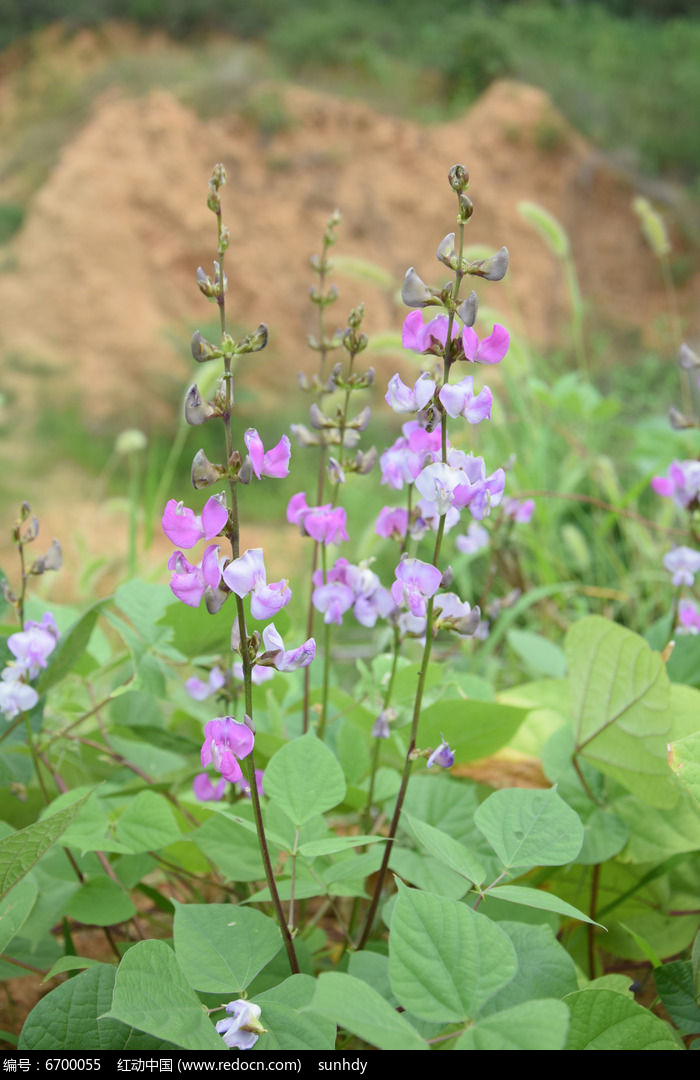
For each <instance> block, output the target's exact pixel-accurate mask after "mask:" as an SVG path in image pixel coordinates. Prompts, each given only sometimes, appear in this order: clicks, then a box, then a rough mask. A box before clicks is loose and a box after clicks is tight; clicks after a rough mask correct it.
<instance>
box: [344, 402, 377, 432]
mask: <svg viewBox="0 0 700 1080" xmlns="http://www.w3.org/2000/svg"><path fill="white" fill-rule="evenodd" d="M371 419H372V410H371V409H370V407H369V405H365V407H364V409H363V410H362V412H360V413H358V414H357V416H356V417H355V419H354V420H350V421H349V422H348V425H347V426H348V427H349V428H353V429H354V430H355V431H365V430H366V428H367V425H368V424H369V422H370V420H371Z"/></svg>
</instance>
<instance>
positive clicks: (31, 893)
mask: <svg viewBox="0 0 700 1080" xmlns="http://www.w3.org/2000/svg"><path fill="white" fill-rule="evenodd" d="M37 892H38V890H37V886H36V882H35V881H33V880H32V879H31V878H26V879H25V880H24V881H21V882H20V883H19V884H18V885H16V886H15V887H14V889H12V890H11V891H10V892H9V893H8V894H7V896H5V897H4V898H3V899H2V900H0V953H4V952H5V951H6V949H7V946H8V945H9V944H10V942H11V941H12V939H13V937H14V936H15V934H17V933H18V932H19V930H20V929H21V928H22V925H23V923H24V922H25V921H26V920H27V918H28V917H29V915H30V913H31V910H32V908H33V907H34V901H35V900H36V897H37Z"/></svg>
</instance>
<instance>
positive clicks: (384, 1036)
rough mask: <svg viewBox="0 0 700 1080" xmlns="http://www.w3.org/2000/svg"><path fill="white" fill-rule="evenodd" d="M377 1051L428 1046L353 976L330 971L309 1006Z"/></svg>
mask: <svg viewBox="0 0 700 1080" xmlns="http://www.w3.org/2000/svg"><path fill="white" fill-rule="evenodd" d="M310 1008H311V1010H312V1011H313V1012H315V1013H318V1014H319V1015H320V1016H325V1017H327V1019H328V1020H332V1021H333V1022H334V1023H335V1024H337V1025H338V1027H342V1028H345V1029H346V1031H350V1032H352V1034H353V1035H357V1036H358V1037H359V1038H360V1039H364V1041H365V1042H367V1043H369V1044H370V1045H371V1046H375V1047H376V1048H377V1049H378V1050H427V1049H428V1046H427V1044H426V1043H425V1042H424V1040H423V1039H422V1038H421V1037H420V1035H419V1034H418V1032H417V1031H416V1030H415V1029H414V1028H412V1027H411V1025H410V1024H409V1023H408V1021H407V1020H405V1019H404V1018H403V1017H402V1016H401V1015H400V1014H399V1013H397V1012H396V1010H395V1009H393V1008H392V1006H391V1005H390V1004H389V1003H388V1002H387V1001H385V1000H384V998H383V997H380V995H379V994H378V993H377V991H376V990H374V989H373V988H372V987H371V986H368V985H367V983H366V982H363V981H362V980H361V979H355V978H354V977H353V976H352V975H345V974H344V973H343V972H340V971H330V972H326V973H324V974H323V975H321V976H319V979H318V983H317V986H316V993H315V994H314V997H313V1001H312V1002H311V1006H310Z"/></svg>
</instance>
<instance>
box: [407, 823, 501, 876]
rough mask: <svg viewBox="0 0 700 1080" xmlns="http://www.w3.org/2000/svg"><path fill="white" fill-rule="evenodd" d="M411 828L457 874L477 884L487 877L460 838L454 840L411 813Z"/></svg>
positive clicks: (426, 847)
mask: <svg viewBox="0 0 700 1080" xmlns="http://www.w3.org/2000/svg"><path fill="white" fill-rule="evenodd" d="M405 817H406V820H407V821H408V823H409V825H410V827H411V830H412V831H413V833H414V834H415V837H416V839H417V840H418V843H419V844H421V845H422V846H423V847H424V848H425V849H426V851H428V852H429V854H431V855H432V856H434V858H436V859H437V860H438V861H439V862H441V863H444V864H445V866H449V867H450V869H451V870H454V871H455V872H456V873H457V874H460V875H461V876H462V877H465V878H467V879H468V880H469V881H473V882H474V883H475V884H476V885H479V884H481V882H482V881H483V880H484V878H485V877H486V871H485V869H484V867H483V866H482V864H481V863H480V862H479V859H478V858H477V856H476V855H475V854H474V852H472V851H469V850H468V848H466V847H465V846H464V845H463V844H460V843H459V841H458V840H453V839H452V837H451V836H448V835H447V833H444V832H442V831H441V830H440V829H435V828H433V826H432V825H426V824H425V822H424V821H417V820H416V818H413V817H411V816H410V815H409V814H407V815H405Z"/></svg>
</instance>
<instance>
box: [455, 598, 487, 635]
mask: <svg viewBox="0 0 700 1080" xmlns="http://www.w3.org/2000/svg"><path fill="white" fill-rule="evenodd" d="M480 622H481V609H480V608H479V606H478V604H477V605H476V607H473V608H472V609H471V611H470V612H469V614H468V615H462V617H461V619H455V620H454V627H453V628H454V629H455V630H456V631H457V633H458V634H462V635H463V636H465V637H470V636H471V635H472V634H475V633H476V631H477V630H478V628H479V623H480Z"/></svg>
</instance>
